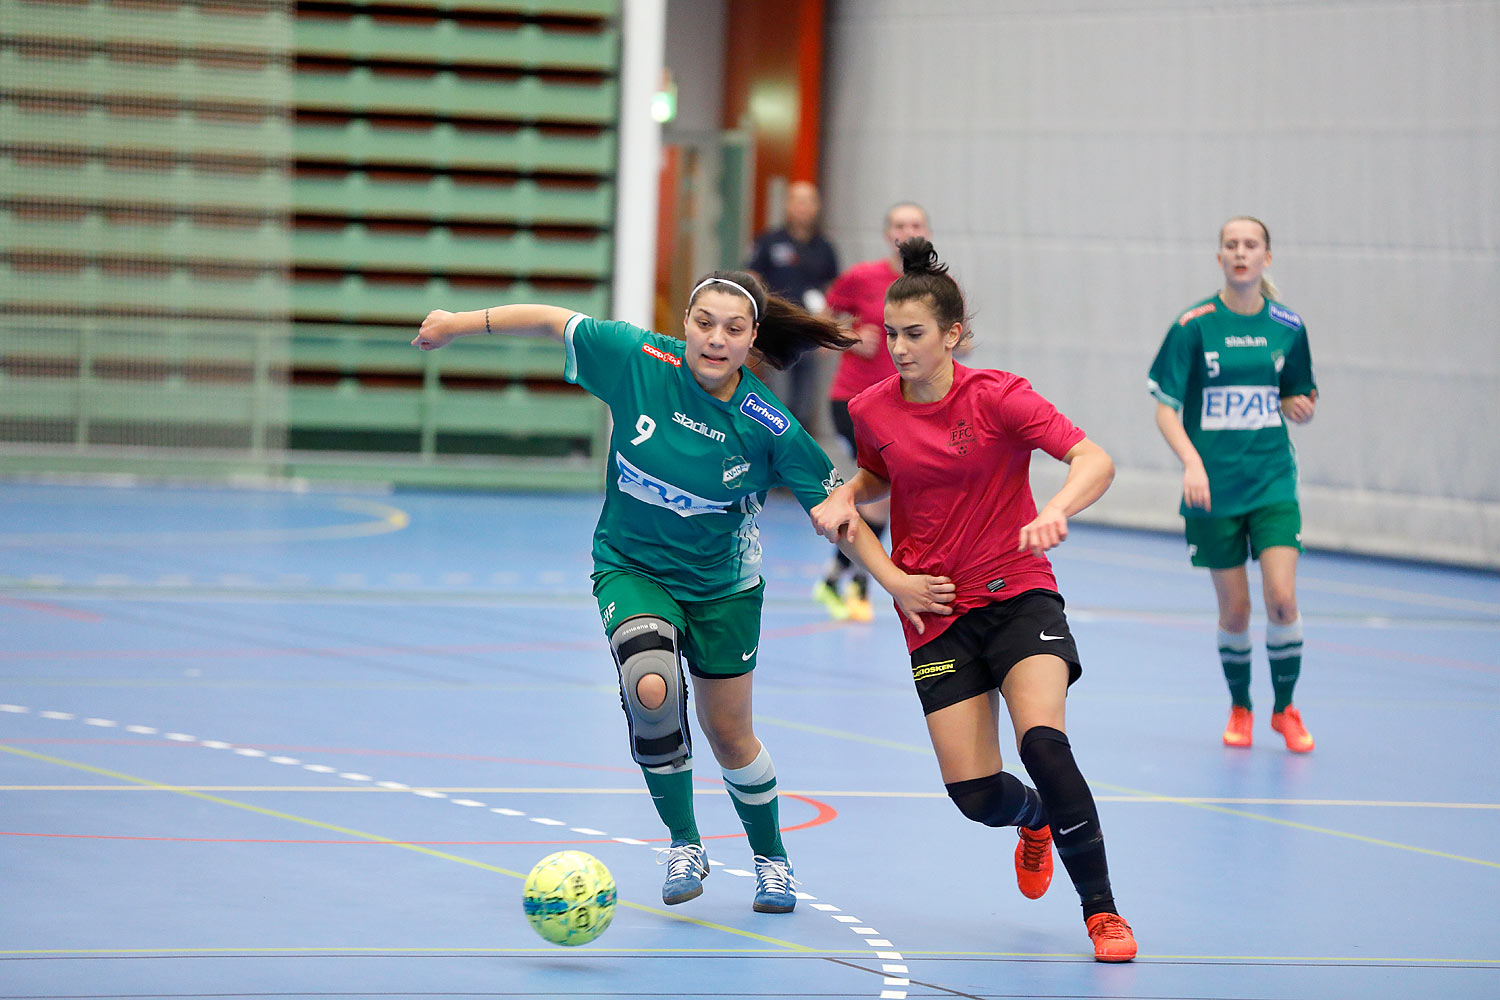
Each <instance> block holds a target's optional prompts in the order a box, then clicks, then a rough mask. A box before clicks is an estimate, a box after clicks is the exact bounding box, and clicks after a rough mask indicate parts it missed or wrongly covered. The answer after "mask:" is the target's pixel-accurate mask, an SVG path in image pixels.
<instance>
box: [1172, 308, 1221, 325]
mask: <svg viewBox="0 0 1500 1000" xmlns="http://www.w3.org/2000/svg"><path fill="white" fill-rule="evenodd" d="M1214 309H1215V306H1214V304H1213V303H1212V302H1205V303H1203V304H1202V305H1201V306H1199V307H1198V308H1196V309H1189V310H1188V311H1187V312H1185V313H1183V314H1182V318H1181V319H1179V320H1178V321H1177V325H1178V326H1187V325H1188V324H1189V323H1191V322H1192V321H1193V320H1195V319H1197V318H1198V317H1199V316H1206V315H1208V314H1209V313H1211V312H1213V311H1214Z"/></svg>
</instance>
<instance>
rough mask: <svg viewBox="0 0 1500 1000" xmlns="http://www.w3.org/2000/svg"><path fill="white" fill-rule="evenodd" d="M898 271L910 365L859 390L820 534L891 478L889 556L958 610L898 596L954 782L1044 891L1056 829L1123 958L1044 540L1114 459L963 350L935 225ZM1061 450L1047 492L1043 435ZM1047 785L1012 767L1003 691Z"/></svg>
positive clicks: (1073, 873)
mask: <svg viewBox="0 0 1500 1000" xmlns="http://www.w3.org/2000/svg"><path fill="white" fill-rule="evenodd" d="M900 252H901V257H902V262H903V272H904V273H903V274H902V275H901V277H900V278H899V279H898V280H897V281H896V282H895V283H894V284H892V285H891V286H890V289H889V290H888V291H887V292H886V295H885V316H884V319H885V322H884V326H885V336H886V346H887V348H888V349H889V353H890V356H891V359H892V361H893V362H894V364H895V368H896V370H897V374H896V375H893V376H891V377H889V378H886V379H883V380H881V381H880V382H877V383H876V384H875V385H873V386H871V387H870V388H868V389H866V390H864V391H863V392H861V393H860V394H859V395H857V396H855V397H854V398H853V399H852V400H851V401H850V402H849V415H850V418H851V420H852V421H853V424H854V436H855V441H856V442H857V446H856V447H857V458H858V462H859V470H858V472H857V473H856V474H855V475H854V477H853V478H852V479H851V480H850V481H849V482H848V483H847V484H845V485H843V486H841V487H839V488H838V489H835V490H834V491H833V492H832V493H831V494H830V495H829V497H828V499H827V500H826V501H824V502H823V503H820V504H819V505H818V506H816V507H814V508H813V509H812V511H811V512H810V514H811V517H812V519H813V525H814V527H816V528H817V529H818V532H819V533H820V534H822V535H824V536H825V537H827V538H829V539H833V540H837V539H838V538H839V537H840V536H841V535H842V536H843V537H845V538H847V537H849V533H850V532H856V531H861V530H864V529H862V528H860V527H859V517H858V515H857V514H856V512H855V506H856V505H857V504H865V503H868V502H869V501H871V500H874V499H877V498H880V497H885V496H887V495H889V497H890V503H891V559H892V561H893V562H894V563H895V564H896V566H897V567H899V568H900V569H901V570H902V571H904V572H906V573H908V574H915V573H921V574H931V575H932V576H934V577H946V578H948V579H949V580H950V581H951V582H952V585H953V587H954V588H955V592H954V600H953V603H952V605H951V607H952V614H951V616H939V615H927V614H922V615H920V616H919V618H920V620H921V621H922V622H923V623H924V624H925V625H926V628H925V629H924V630H922V631H919V630H918V629H917V628H915V627H914V625H913V624H911V622H910V620H909V619H908V617H907V615H908V613H909V612H911V611H916V610H918V609H915V608H908V607H906V605H905V604H903V603H902V599H901V598H897V601H896V606H897V608H898V610H900V611H901V612H902V614H901V620H902V626H903V628H904V629H905V632H906V646H907V649H908V651H909V652H910V654H911V665H912V678H913V680H914V681H915V682H916V687H917V696H918V698H919V699H920V701H921V702H922V710H923V712H924V714H925V715H926V717H927V730H928V735H929V736H930V737H931V739H932V748H933V750H934V751H935V752H936V754H937V759H938V768H939V770H940V772H941V773H942V777H943V782H944V784H945V785H946V786H947V790H948V794H949V796H950V797H951V798H952V799H953V801H954V804H955V805H957V806H958V808H959V811H960V812H962V813H963V814H964V816H966V817H968V818H969V819H971V820H974V821H975V822H979V823H983V824H985V825H987V826H1014V827H1017V828H1018V832H1019V834H1020V840H1019V843H1018V844H1017V845H1016V851H1015V867H1016V882H1017V885H1018V886H1019V888H1020V890H1021V892H1022V894H1023V895H1025V896H1028V897H1030V898H1032V899H1035V898H1038V897H1040V896H1041V895H1042V894H1043V893H1045V892H1046V891H1047V887H1048V885H1049V884H1050V883H1051V881H1052V842H1053V840H1054V839H1055V840H1056V842H1057V852H1058V855H1059V856H1060V857H1061V858H1062V861H1063V865H1064V867H1065V868H1067V871H1068V875H1069V876H1070V877H1071V879H1072V881H1073V885H1074V888H1076V889H1077V891H1078V896H1079V899H1080V900H1081V901H1082V905H1083V917H1084V923H1085V926H1086V927H1087V929H1088V934H1089V937H1090V939H1091V940H1092V942H1093V945H1094V958H1095V959H1097V960H1099V961H1101V962H1128V961H1130V960H1131V959H1132V958H1134V957H1135V954H1136V942H1135V936H1134V933H1133V932H1132V931H1131V928H1130V925H1129V924H1127V923H1126V922H1125V921H1124V919H1122V918H1121V917H1120V915H1119V912H1118V911H1117V910H1116V908H1115V901H1114V895H1113V891H1112V890H1111V888H1110V881H1109V865H1108V862H1107V861H1106V859H1105V854H1104V836H1103V834H1102V832H1101V831H1100V828H1099V811H1098V809H1097V808H1096V807H1095V804H1094V797H1093V793H1092V792H1091V791H1090V790H1089V786H1088V782H1087V781H1085V780H1084V777H1083V774H1082V773H1081V772H1080V771H1079V769H1078V764H1077V762H1076V761H1075V760H1074V758H1073V750H1072V745H1071V744H1070V743H1069V742H1068V737H1067V733H1066V727H1065V722H1064V707H1065V704H1066V700H1067V693H1068V687H1069V685H1071V684H1072V683H1073V682H1074V681H1076V680H1077V679H1078V678H1079V676H1080V675H1081V674H1082V673H1083V667H1082V665H1081V664H1080V662H1079V658H1078V649H1077V646H1076V645H1075V643H1074V641H1073V634H1072V631H1071V630H1070V629H1069V627H1068V619H1067V616H1066V615H1065V614H1064V613H1063V599H1062V596H1061V595H1060V594H1059V593H1058V590H1057V580H1056V578H1055V577H1054V576H1053V574H1052V564H1051V563H1050V562H1049V561H1048V559H1047V556H1046V555H1045V553H1046V551H1047V550H1048V549H1051V548H1053V547H1054V546H1056V545H1058V544H1059V543H1060V542H1062V540H1063V539H1065V538H1066V537H1067V535H1068V518H1069V517H1071V516H1072V515H1074V514H1076V513H1078V512H1079V511H1081V510H1083V509H1084V508H1085V507H1087V506H1088V505H1089V504H1091V503H1093V502H1094V501H1095V500H1097V499H1099V497H1100V496H1102V495H1103V494H1104V491H1105V490H1106V489H1108V488H1109V484H1110V482H1111V481H1112V480H1113V479H1114V463H1113V461H1111V460H1110V457H1109V455H1108V454H1106V453H1105V451H1104V449H1103V448H1100V447H1099V446H1098V445H1097V444H1095V443H1094V442H1093V441H1090V440H1089V439H1088V437H1087V436H1085V435H1084V432H1083V431H1082V430H1080V429H1079V428H1078V427H1077V426H1075V425H1074V424H1073V422H1072V421H1071V420H1069V419H1068V418H1067V417H1066V416H1064V415H1063V414H1062V413H1060V412H1059V411H1058V410H1057V408H1056V407H1054V406H1053V405H1052V404H1051V403H1049V402H1048V401H1047V400H1046V399H1045V398H1043V397H1042V396H1041V394H1040V393H1038V392H1037V391H1036V390H1035V389H1033V388H1032V387H1031V384H1030V383H1029V382H1027V381H1026V379H1024V378H1021V377H1020V376H1019V375H1012V374H1010V373H1009V372H1002V371H989V370H982V369H977V368H968V367H965V366H964V365H961V364H959V363H958V362H956V361H955V360H954V359H953V352H954V350H955V349H956V348H958V347H959V345H960V344H961V343H963V342H964V341H966V340H967V339H968V338H969V336H970V333H969V330H968V322H967V318H966V312H965V309H964V300H963V293H962V292H961V291H960V290H959V287H958V284H957V282H955V281H954V280H953V278H952V277H951V276H950V275H949V274H948V269H947V267H946V266H945V265H943V264H941V263H939V262H938V258H937V253H936V251H934V250H933V247H932V244H931V243H930V242H928V241H927V240H926V239H925V238H920V237H918V238H915V239H911V240H908V241H906V242H904V243H902V244H901V245H900ZM1038 449H1040V450H1041V451H1044V452H1046V453H1047V454H1049V455H1051V456H1052V457H1053V458H1055V459H1057V460H1059V461H1061V462H1066V463H1067V465H1068V475H1067V478H1066V480H1065V481H1064V483H1063V485H1062V488H1061V489H1059V490H1058V492H1057V495H1056V496H1054V497H1052V499H1050V500H1048V501H1047V503H1045V504H1044V505H1043V506H1042V508H1041V509H1040V510H1038V509H1037V506H1036V501H1035V499H1034V498H1033V497H1032V495H1031V484H1030V478H1029V470H1030V466H1031V453H1032V452H1033V451H1036V450H1038ZM1002 701H1003V702H1004V703H1005V707H1006V709H1007V710H1008V711H1009V714H1010V721H1011V725H1012V727H1013V729H1014V732H1015V739H1016V745H1017V747H1018V749H1019V750H1020V756H1021V761H1022V763H1023V764H1025V766H1026V771H1027V773H1028V774H1030V776H1031V778H1032V780H1033V781H1035V782H1036V787H1035V788H1030V787H1028V786H1027V785H1025V784H1023V783H1022V782H1021V780H1020V779H1018V778H1017V777H1015V776H1014V775H1012V774H1010V773H1008V772H1006V771H1004V770H1003V769H1002V764H1003V761H1002V759H1001V750H1000V728H999V718H1000V703H1001V702H1002Z"/></svg>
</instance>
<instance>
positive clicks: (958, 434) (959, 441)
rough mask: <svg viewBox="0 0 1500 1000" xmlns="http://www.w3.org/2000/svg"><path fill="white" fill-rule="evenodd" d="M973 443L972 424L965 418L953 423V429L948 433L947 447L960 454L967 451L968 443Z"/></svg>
mask: <svg viewBox="0 0 1500 1000" xmlns="http://www.w3.org/2000/svg"><path fill="white" fill-rule="evenodd" d="M973 443H974V425H973V424H971V423H969V422H968V421H967V420H960V421H959V422H958V423H957V424H954V425H953V430H952V431H950V432H949V434H948V447H949V448H951V449H953V450H954V451H956V452H958V454H960V455H967V454H968V453H969V445H971V444H973Z"/></svg>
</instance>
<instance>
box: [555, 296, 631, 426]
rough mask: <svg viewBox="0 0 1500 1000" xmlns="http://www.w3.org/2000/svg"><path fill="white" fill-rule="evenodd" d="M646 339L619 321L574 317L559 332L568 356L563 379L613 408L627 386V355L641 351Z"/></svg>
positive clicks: (627, 324)
mask: <svg viewBox="0 0 1500 1000" xmlns="http://www.w3.org/2000/svg"><path fill="white" fill-rule="evenodd" d="M649 336H650V332H649V331H647V330H643V329H641V328H640V327H638V326H634V325H632V324H630V323H626V322H624V321H623V320H599V319H594V318H593V317H592V316H585V315H584V314H583V313H575V314H574V315H573V318H572V319H570V320H568V324H567V326H566V327H565V328H564V330H563V341H564V343H565V345H566V347H567V352H568V356H567V362H566V364H565V367H564V368H563V378H565V379H567V380H568V381H569V382H572V383H573V384H574V385H577V386H580V387H582V388H584V389H587V390H588V391H589V392H591V393H593V394H594V395H595V396H598V397H599V398H600V399H602V400H604V402H605V403H608V404H610V405H613V404H614V403H615V402H616V401H618V399H619V398H620V393H621V391H622V390H623V388H624V387H625V386H626V384H627V381H628V379H627V375H628V373H629V368H630V366H629V364H628V362H629V361H630V359H631V355H633V354H634V353H635V352H637V351H640V350H642V349H643V347H644V346H645V345H646V340H647V338H648V337H649Z"/></svg>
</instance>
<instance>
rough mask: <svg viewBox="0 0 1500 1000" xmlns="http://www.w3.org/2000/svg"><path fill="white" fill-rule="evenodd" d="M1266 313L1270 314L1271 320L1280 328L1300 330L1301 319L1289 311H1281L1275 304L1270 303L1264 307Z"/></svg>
mask: <svg viewBox="0 0 1500 1000" xmlns="http://www.w3.org/2000/svg"><path fill="white" fill-rule="evenodd" d="M1266 312H1268V313H1270V314H1271V318H1272V319H1274V320H1275V321H1276V322H1278V323H1280V324H1281V325H1282V326H1289V327H1291V328H1292V329H1293V330H1300V329H1302V317H1301V316H1298V315H1297V314H1296V313H1294V312H1292V311H1291V310H1290V309H1283V308H1282V307H1281V306H1278V305H1277V304H1276V303H1274V302H1270V303H1267V305H1266Z"/></svg>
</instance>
